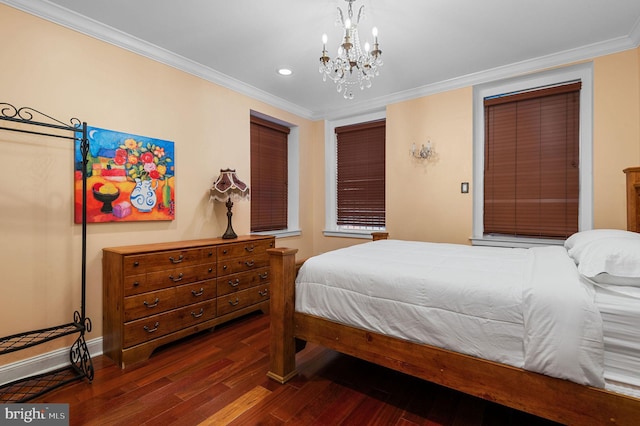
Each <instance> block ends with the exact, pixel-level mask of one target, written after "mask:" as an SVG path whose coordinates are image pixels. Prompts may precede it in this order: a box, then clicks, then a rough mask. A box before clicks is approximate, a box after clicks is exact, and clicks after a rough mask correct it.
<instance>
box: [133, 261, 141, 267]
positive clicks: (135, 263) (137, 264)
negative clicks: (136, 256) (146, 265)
mask: <svg viewBox="0 0 640 426" xmlns="http://www.w3.org/2000/svg"><path fill="white" fill-rule="evenodd" d="M138 266H140V262H138V261H137V260H136V261H135V262H133V267H134V268H137V267H138Z"/></svg>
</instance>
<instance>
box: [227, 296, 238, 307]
mask: <svg viewBox="0 0 640 426" xmlns="http://www.w3.org/2000/svg"><path fill="white" fill-rule="evenodd" d="M238 303H240V299H238V298H237V297H236V300H229V304H230V305H231V306H236V305H237V304H238Z"/></svg>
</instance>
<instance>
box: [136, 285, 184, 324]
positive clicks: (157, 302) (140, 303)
mask: <svg viewBox="0 0 640 426" xmlns="http://www.w3.org/2000/svg"><path fill="white" fill-rule="evenodd" d="M176 307H177V304H176V289H175V288H167V289H164V290H158V291H151V292H148V293H142V294H138V295H136V296H129V297H125V298H124V320H125V321H133V320H135V319H138V318H143V317H147V316H149V315H154V314H158V313H160V312H164V311H169V310H171V309H175V308H176Z"/></svg>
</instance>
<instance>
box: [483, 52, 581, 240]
mask: <svg viewBox="0 0 640 426" xmlns="http://www.w3.org/2000/svg"><path fill="white" fill-rule="evenodd" d="M577 82H580V83H581V87H580V90H579V92H577V93H579V95H577V102H579V104H576V107H577V109H576V110H575V111H574V112H575V114H576V115H577V117H576V119H577V123H575V125H574V126H571V127H570V128H571V131H573V132H575V133H576V134H577V148H576V145H572V147H571V149H574V150H575V149H577V154H576V152H575V151H574V152H573V154H572V155H573V156H569V157H571V162H574V161H575V163H576V166H579V167H577V168H574V167H573V165H570V167H568V168H565V172H563V173H565V178H568V179H569V180H571V179H574V178H575V176H574V177H569V175H571V174H572V173H577V194H578V197H577V198H578V199H577V204H578V206H577V213H576V210H575V196H574V195H571V194H568V193H565V195H564V197H563V198H565V202H564V203H565V204H564V208H565V209H567V211H569V210H572V211H573V213H570V214H569V215H568V216H567V218H568V220H569V221H570V222H571V223H573V224H574V225H572V226H577V230H580V231H582V230H587V229H592V228H593V172H592V170H593V169H592V161H593V146H592V139H593V136H592V132H593V129H592V121H593V119H592V117H593V66H592V64H590V63H586V64H580V65H575V66H570V67H565V68H558V69H554V70H550V71H545V72H541V73H537V74H530V75H525V76H522V77H516V78H512V79H507V80H502V81H497V82H492V83H487V84H483V85H479V86H476V87H474V94H473V97H474V101H473V102H474V125H473V128H474V129H473V131H474V167H473V168H474V171H473V173H474V185H473V195H474V196H473V209H474V210H473V235H472V238H471V239H472V242H473V244H476V245H494V246H508V247H528V246H532V245H540V244H545V245H546V244H562V238H563V236H561V235H560V234H562V233H567V232H571V231H567V230H566V229H565V230H564V231H561V230H560V231H559V230H555V231H553V232H555V233H556V234H557V235H555V236H554V235H545V234H543V233H540V232H539V229H535V230H531V229H530V228H529V229H527V230H525V231H521V230H518V231H516V232H512V229H509V230H508V231H503V230H501V231H500V232H498V231H496V229H495V228H493V229H492V228H491V227H494V225H495V223H493V222H492V221H493V220H494V219H495V218H496V212H495V211H494V212H491V211H490V209H491V208H493V207H495V206H496V205H497V204H499V203H498V202H497V201H498V200H499V199H496V198H495V194H494V195H492V194H490V193H489V194H485V189H486V190H487V191H491V190H493V189H490V188H491V182H485V179H492V178H491V177H490V176H491V173H492V170H489V171H488V173H487V174H486V175H485V166H486V164H487V162H489V163H491V161H492V159H491V158H485V157H486V156H491V155H492V154H491V153H490V152H489V153H488V150H490V149H491V147H488V146H486V144H487V141H488V138H489V137H491V136H490V135H489V133H490V132H491V129H488V128H486V127H487V123H488V122H489V117H486V116H485V115H486V114H490V113H489V112H488V110H489V109H490V108H487V106H485V99H487V100H489V99H492V98H495V99H498V98H496V96H497V95H501V94H505V93H506V94H513V93H518V92H521V93H525V92H529V91H531V88H534V89H539V88H545V87H548V88H550V87H552V86H562V85H567V84H569V83H577ZM567 87H570V86H567ZM574 87H575V86H574ZM533 92H534V91H532V93H533ZM496 102H498V101H496ZM489 106H490V105H489ZM556 107H557V106H556ZM504 108H505V109H507V108H508V107H506V106H505V107H504ZM494 112H495V111H494ZM494 118H495V117H494ZM539 119H542V118H541V117H540V118H539ZM545 119H546V118H545ZM554 126H556V128H555V130H556V132H555V133H558V132H557V130H558V128H557V124H556V125H554ZM566 130H567V128H566V127H565V131H566ZM494 131H495V129H494ZM545 132H547V133H554V132H548V131H546V130H545ZM545 137H546V136H545ZM493 154H496V152H494V153H493ZM511 155H512V156H513V155H514V154H511ZM551 157H552V158H553V159H552V160H550V161H556V162H557V161H559V157H560V155H559V154H557V153H554V154H552V155H551ZM562 157H563V158H565V159H566V158H567V157H566V154H563V155H562ZM520 158H521V159H527V158H534V157H531V156H529V157H528V156H522V155H521V156H520ZM536 158H537V157H536ZM493 160H495V158H494V159H493ZM536 161H538V160H536ZM513 163H514V162H512V164H513ZM516 164H517V166H518V167H520V163H517V162H516ZM529 166H531V165H523V167H525V168H523V169H522V170H520V172H521V173H520V174H521V175H522V174H523V173H522V172H524V174H525V175H526V174H527V173H529V172H527V171H526V167H529ZM501 167H504V166H501ZM496 169H497V167H496ZM512 170H513V169H512ZM494 171H495V172H498V170H494ZM553 172H554V173H555V172H558V173H559V170H554V171H553ZM535 173H538V172H535ZM514 179H518V176H517V175H515V178H514ZM520 179H521V180H523V179H522V177H521V178H520ZM507 180H508V179H507ZM538 180H539V179H538ZM547 180H551V181H552V186H555V189H554V191H556V193H554V194H553V196H549V195H546V193H544V192H543V193H541V194H542V198H543V199H544V198H545V197H550V199H551V200H557V198H556V195H557V191H559V189H558V187H557V186H556V185H555V184H556V183H557V182H556V181H557V180H558V179H557V178H554V179H547ZM567 182H568V181H567ZM573 182H574V183H575V180H574V181H573ZM574 183H571V184H569V183H567V185H566V186H565V190H567V191H576V187H575V184H574ZM546 185H547V184H546V183H545V186H546ZM572 185H573V186H572ZM527 190H528V189H525V192H526V191H527ZM567 194H568V195H567ZM485 197H486V198H487V200H489V199H490V198H492V197H493V199H494V202H493V206H489V204H491V202H490V201H489V203H488V204H485ZM572 197H573V201H570V202H567V201H566V199H572ZM536 203H539V202H533V203H531V204H536ZM520 204H521V205H522V204H524V200H521V202H520ZM546 204H548V203H544V202H543V203H541V204H540V207H539V208H538V210H545V213H544V214H543V216H545V214H546V213H550V212H551V209H546V208H545V207H544V206H545V205H546ZM571 204H573V207H569V206H570V205H571ZM512 205H513V202H512ZM558 205H559V204H558ZM553 210H554V211H556V212H557V211H559V210H560V209H559V208H556V207H554V209H553ZM512 211H513V209H512ZM576 214H577V219H576V218H575V215H576ZM485 215H486V216H488V221H487V223H485ZM491 215H493V218H491V217H489V216H491ZM571 215H573V217H572V216H571ZM543 221H544V222H545V223H546V222H547V221H548V217H544V220H543ZM485 226H487V227H488V228H487V229H486V230H485ZM499 226H502V225H499ZM537 226H538V227H539V226H540V225H537ZM545 226H546V225H545ZM547 227H548V226H547ZM503 229H504V228H503Z"/></svg>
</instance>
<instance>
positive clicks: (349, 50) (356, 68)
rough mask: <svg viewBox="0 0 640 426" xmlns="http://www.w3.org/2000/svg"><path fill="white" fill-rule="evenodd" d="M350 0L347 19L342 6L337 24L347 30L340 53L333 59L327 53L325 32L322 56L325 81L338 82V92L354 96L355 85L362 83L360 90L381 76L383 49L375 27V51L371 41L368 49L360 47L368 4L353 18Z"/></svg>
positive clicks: (350, 1) (348, 0)
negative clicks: (365, 9)
mask: <svg viewBox="0 0 640 426" xmlns="http://www.w3.org/2000/svg"><path fill="white" fill-rule="evenodd" d="M345 1H346V2H347V3H349V8H348V9H347V17H346V19H345V16H344V14H343V13H342V9H340V8H338V19H337V21H336V25H340V26H341V27H342V28H343V29H344V37H343V39H342V44H340V46H339V47H338V55H337V56H336V57H335V58H333V59H331V58H330V57H329V56H328V55H327V35H326V34H323V35H322V56H321V57H320V73H322V80H323V81H327V77H329V78H330V79H331V80H333V81H334V82H335V83H336V88H337V90H338V93H342V96H343V97H344V98H345V99H353V90H352V89H353V87H354V86H356V85H357V86H359V87H360V90H364V89H365V87H366V88H369V87H371V80H372V79H373V78H374V77H375V76H376V75H378V74H379V73H378V68H379V67H381V66H382V51H381V50H380V49H379V47H378V29H377V28H375V27H374V28H373V31H372V32H373V50H370V46H369V43H368V42H367V43H365V44H364V52H363V51H362V48H361V47H360V37H359V36H358V24H359V23H360V20H362V19H363V18H364V6H360V9H359V10H358V16H357V17H356V19H355V20H354V18H353V8H352V5H353V2H354V1H355V0H345Z"/></svg>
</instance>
